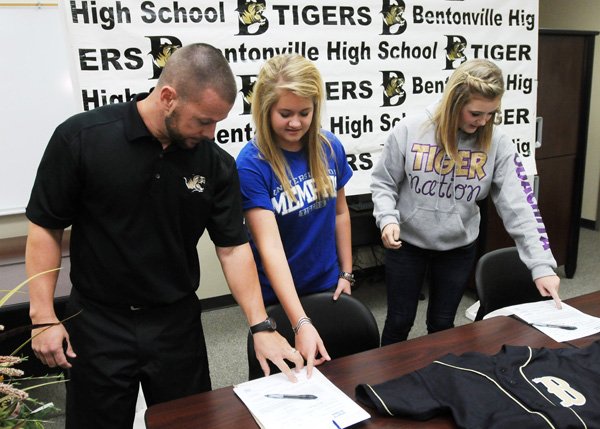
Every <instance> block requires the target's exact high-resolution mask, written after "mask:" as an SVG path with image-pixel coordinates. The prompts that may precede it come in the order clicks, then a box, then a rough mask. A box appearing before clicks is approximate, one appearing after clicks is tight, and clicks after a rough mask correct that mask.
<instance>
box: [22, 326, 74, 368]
mask: <svg viewBox="0 0 600 429" xmlns="http://www.w3.org/2000/svg"><path fill="white" fill-rule="evenodd" d="M31 336H32V340H31V348H32V349H33V352H34V353H35V355H36V356H37V358H38V359H39V360H40V361H41V362H42V363H43V364H44V365H48V366H49V367H50V368H55V367H57V366H59V367H61V368H71V364H70V363H69V361H67V357H69V358H71V359H73V358H75V357H77V355H76V354H75V352H74V351H73V348H72V347H71V342H70V341H69V334H68V332H67V330H66V329H65V327H64V326H63V325H62V324H58V325H56V326H51V327H50V328H40V329H34V330H33V331H32V332H31ZM64 343H66V344H67V348H66V355H65V349H64V348H63V344H64Z"/></svg>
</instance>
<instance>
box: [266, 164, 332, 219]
mask: <svg viewBox="0 0 600 429" xmlns="http://www.w3.org/2000/svg"><path fill="white" fill-rule="evenodd" d="M329 178H330V179H331V183H333V189H337V186H336V184H337V176H336V175H335V171H333V170H331V169H329ZM290 186H291V187H292V193H293V194H294V196H295V197H296V201H294V200H293V199H292V198H291V197H290V196H289V195H288V194H287V192H284V191H283V186H281V185H279V186H277V187H276V188H275V189H273V193H272V194H273V195H274V196H273V197H271V203H272V204H273V209H274V210H275V212H276V213H277V214H279V215H281V216H285V215H288V214H290V213H294V212H299V213H298V216H299V217H300V216H306V215H307V214H309V213H311V212H312V211H314V210H316V209H320V208H322V207H325V206H326V205H327V200H319V199H318V198H317V189H316V186H315V181H314V179H313V178H312V176H311V174H310V172H307V173H304V174H301V175H299V176H295V177H294V178H293V179H290Z"/></svg>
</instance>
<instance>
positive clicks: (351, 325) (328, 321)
mask: <svg viewBox="0 0 600 429" xmlns="http://www.w3.org/2000/svg"><path fill="white" fill-rule="evenodd" d="M300 302H301V303H302V307H303V308H304V311H305V312H306V315H307V316H308V317H310V319H311V320H312V323H313V325H314V326H315V327H316V328H317V331H318V332H319V335H320V336H321V339H322V340H323V343H324V344H325V347H326V348H327V352H328V353H329V355H330V356H331V357H332V358H338V357H342V356H347V355H350V354H353V353H358V352H362V351H365V350H369V349H373V348H376V347H379V329H378V327H377V321H376V320H375V318H374V317H373V313H371V311H370V310H369V308H368V307H367V306H366V305H364V304H363V303H362V302H361V301H359V300H358V299H356V298H354V297H352V296H350V295H347V294H344V293H343V294H341V295H340V297H339V299H338V300H337V301H334V300H333V292H321V293H315V294H311V295H306V296H304V297H301V298H300ZM267 313H268V314H269V316H271V317H272V318H274V319H275V321H276V322H277V331H278V332H279V333H280V334H281V335H282V336H283V337H285V338H286V339H287V340H288V342H289V343H290V344H291V345H292V346H293V345H294V343H295V339H294V331H293V329H292V326H291V325H290V322H289V320H288V318H287V316H286V314H285V311H283V307H282V306H281V305H280V304H275V305H271V306H269V307H267ZM247 349H248V373H249V379H250V380H253V379H255V378H259V377H262V376H263V375H264V373H263V371H262V369H261V367H260V364H259V363H258V360H257V359H256V355H255V353H254V341H253V339H252V335H251V334H248V342H247ZM269 364H270V366H271V374H274V373H276V372H279V369H278V368H277V367H276V366H274V365H273V364H272V363H271V362H269Z"/></svg>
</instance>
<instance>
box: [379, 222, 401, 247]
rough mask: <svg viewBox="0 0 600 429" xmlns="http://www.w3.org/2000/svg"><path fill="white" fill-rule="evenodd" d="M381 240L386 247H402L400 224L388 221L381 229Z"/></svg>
mask: <svg viewBox="0 0 600 429" xmlns="http://www.w3.org/2000/svg"><path fill="white" fill-rule="evenodd" d="M381 241H382V242H383V247H385V248H386V249H399V248H400V247H402V241H400V225H398V224H397V223H388V224H387V225H386V226H384V227H383V231H381Z"/></svg>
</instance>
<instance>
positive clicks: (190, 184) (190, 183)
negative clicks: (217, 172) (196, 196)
mask: <svg viewBox="0 0 600 429" xmlns="http://www.w3.org/2000/svg"><path fill="white" fill-rule="evenodd" d="M183 181H184V182H185V186H186V187H187V188H188V189H189V190H190V191H192V192H204V185H205V184H206V177H204V176H200V175H198V174H195V175H193V176H192V177H190V178H189V179H188V178H187V177H184V178H183Z"/></svg>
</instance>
